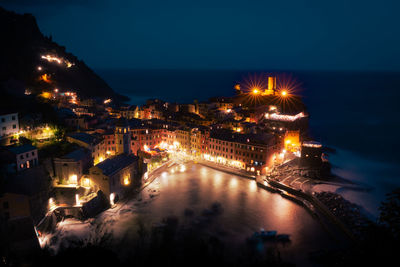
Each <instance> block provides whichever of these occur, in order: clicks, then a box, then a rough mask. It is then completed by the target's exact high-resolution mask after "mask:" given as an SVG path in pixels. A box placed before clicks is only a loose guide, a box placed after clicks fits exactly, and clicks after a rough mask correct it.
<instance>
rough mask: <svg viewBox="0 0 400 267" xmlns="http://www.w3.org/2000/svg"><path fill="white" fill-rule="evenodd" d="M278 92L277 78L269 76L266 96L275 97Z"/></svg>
mask: <svg viewBox="0 0 400 267" xmlns="http://www.w3.org/2000/svg"><path fill="white" fill-rule="evenodd" d="M275 91H276V77H275V76H269V77H268V88H267V90H265V94H266V95H274V94H275Z"/></svg>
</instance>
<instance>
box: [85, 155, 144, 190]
mask: <svg viewBox="0 0 400 267" xmlns="http://www.w3.org/2000/svg"><path fill="white" fill-rule="evenodd" d="M138 161H139V158H138V157H136V156H134V155H126V154H120V155H116V156H113V157H111V158H108V159H106V160H104V161H103V162H101V163H99V164H97V165H96V166H93V167H91V168H90V170H89V174H88V178H89V179H90V184H91V185H92V186H93V188H94V191H98V190H101V191H102V192H103V193H104V194H106V195H107V196H109V195H110V196H114V197H117V196H118V197H124V196H125V195H126V193H128V192H130V191H131V190H132V189H133V188H134V186H135V185H137V184H139V183H140V182H141V178H140V173H139V169H138V167H139V166H138ZM111 194H113V195H111Z"/></svg>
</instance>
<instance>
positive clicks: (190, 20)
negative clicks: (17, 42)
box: [0, 0, 400, 71]
mask: <svg viewBox="0 0 400 267" xmlns="http://www.w3.org/2000/svg"><path fill="white" fill-rule="evenodd" d="M0 5H1V6H3V7H5V8H7V9H10V10H14V11H17V12H19V13H23V12H29V13H32V14H34V15H35V16H36V18H37V21H38V24H39V27H40V28H41V30H42V32H43V33H44V34H46V35H49V34H51V35H52V36H53V39H54V40H55V41H56V42H58V43H59V44H61V45H64V46H66V48H67V50H68V51H70V52H72V53H74V54H75V55H77V56H78V57H79V58H81V59H83V60H84V61H85V62H86V63H88V65H89V66H91V67H93V68H136V69H142V68H144V69H147V68H155V69H157V68H159V69H164V68H173V69H184V68H191V69H242V70H243V69H263V70H393V71H400V52H399V47H400V30H399V26H400V22H399V10H400V1H387V0H384V1H372V0H363V1H358V0H353V1H352V0H345V1H342V0H336V1H328V0H327V1H321V0H294V1H288V0H286V1H285V0H279V1H266V0H264V1H262V0H242V1H237V0H229V1H228V0H220V1H219V0H201V1H197V0H168V1H167V0H162V1H154V0H142V1H137V0H113V1H106V0H97V1H94V0H36V1H35V0H0Z"/></svg>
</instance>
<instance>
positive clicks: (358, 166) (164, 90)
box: [97, 70, 400, 215]
mask: <svg viewBox="0 0 400 267" xmlns="http://www.w3.org/2000/svg"><path fill="white" fill-rule="evenodd" d="M97 72H98V74H99V75H100V76H101V77H102V78H104V79H105V80H106V81H107V82H108V83H109V85H110V86H111V87H112V88H113V89H114V90H115V91H117V92H119V93H121V94H124V95H127V96H129V97H130V98H131V101H130V102H131V103H132V104H143V103H145V100H146V99H148V98H160V99H164V100H167V101H170V102H192V101H193V100H194V99H197V100H207V99H208V98H209V97H212V96H229V95H233V94H234V90H233V86H234V85H235V84H236V83H240V82H243V81H244V80H246V79H248V78H249V77H251V76H253V75H254V74H257V73H258V74H260V73H262V72H255V71H207V70H206V71H202V70H99V71H97ZM287 74H288V75H286V76H291V77H292V79H295V80H296V82H297V83H299V84H300V86H299V87H298V88H297V90H296V93H297V94H300V95H302V96H303V99H304V102H305V103H306V105H307V108H308V111H309V112H310V114H311V119H310V127H311V134H312V135H313V137H314V138H315V139H316V140H318V141H321V142H322V143H323V144H325V145H327V146H330V147H333V148H335V149H337V153H336V154H332V155H330V161H331V162H332V164H333V166H334V167H335V168H334V171H335V173H337V174H340V175H341V176H343V177H345V178H348V179H350V180H353V181H355V182H359V183H364V184H366V185H368V186H369V187H370V188H371V190H370V191H368V192H345V191H346V190H345V189H341V191H340V193H342V194H343V195H345V196H346V197H347V198H348V199H350V200H352V201H354V202H357V203H359V204H361V205H363V206H365V207H366V208H367V210H368V211H369V212H370V213H372V214H375V215H376V214H377V210H378V209H377V208H378V206H379V203H380V201H382V200H383V199H384V197H385V193H387V192H390V191H391V190H393V189H394V188H396V187H399V186H400V171H399V165H400V157H399V154H398V153H399V151H400V141H399V134H398V133H399V132H400V108H399V103H398V102H399V98H400V73H384V72H380V73H376V72H304V71H301V72H296V71H294V72H287Z"/></svg>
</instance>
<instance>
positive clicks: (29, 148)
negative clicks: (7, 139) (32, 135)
mask: <svg viewBox="0 0 400 267" xmlns="http://www.w3.org/2000/svg"><path fill="white" fill-rule="evenodd" d="M35 149H37V148H36V147H35V146H32V145H30V144H26V145H22V146H14V147H10V148H8V150H9V151H11V152H12V153H14V154H16V155H18V154H21V153H25V152H29V151H32V150H35Z"/></svg>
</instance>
